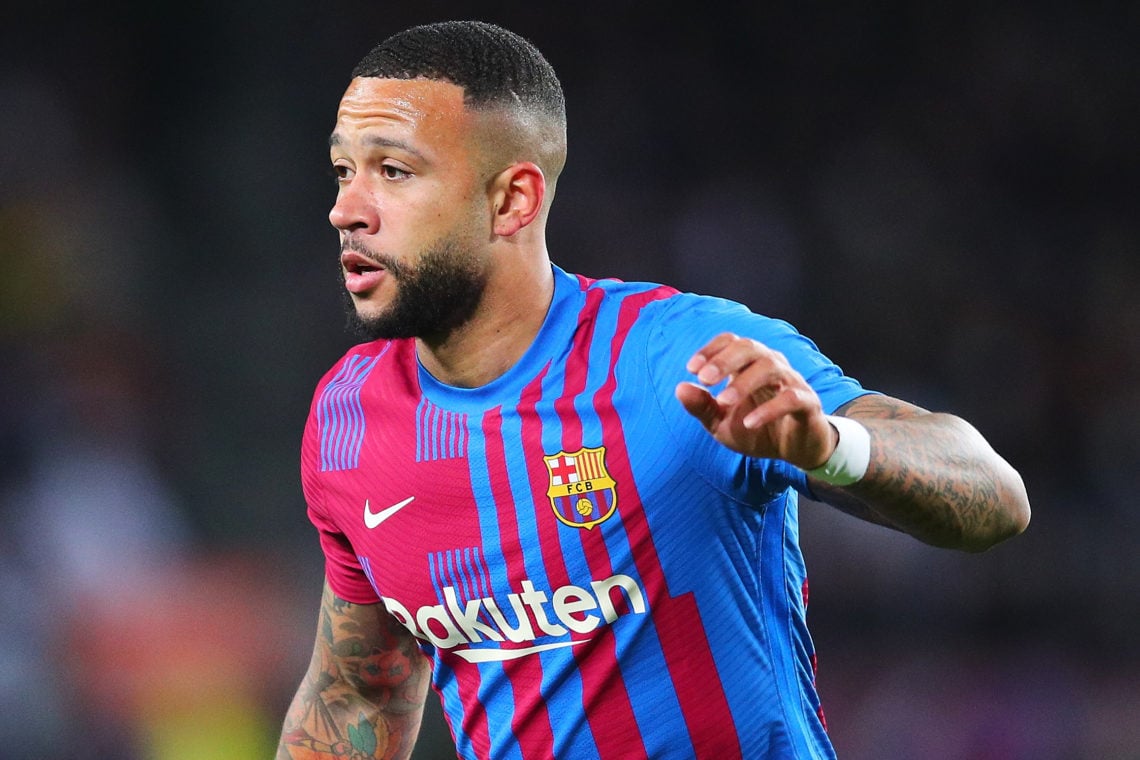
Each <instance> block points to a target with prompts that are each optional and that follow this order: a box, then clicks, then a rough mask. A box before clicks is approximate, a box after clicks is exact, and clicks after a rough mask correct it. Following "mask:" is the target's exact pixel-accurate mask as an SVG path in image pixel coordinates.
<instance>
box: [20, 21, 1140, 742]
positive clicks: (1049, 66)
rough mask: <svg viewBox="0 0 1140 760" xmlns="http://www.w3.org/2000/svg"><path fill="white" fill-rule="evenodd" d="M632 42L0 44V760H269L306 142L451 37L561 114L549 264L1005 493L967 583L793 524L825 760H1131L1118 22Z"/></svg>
mask: <svg viewBox="0 0 1140 760" xmlns="http://www.w3.org/2000/svg"><path fill="white" fill-rule="evenodd" d="M665 5H666V4H652V5H650V4H633V3H623V2H608V3H596V2H592V1H590V2H578V3H573V4H566V5H565V6H560V5H553V4H552V5H550V6H549V7H546V6H544V5H543V4H539V3H521V2H507V1H504V2H487V3H481V4H479V5H478V6H477V10H476V6H474V5H464V4H461V3H454V2H453V3H446V2H434V1H432V0H427V1H425V2H419V3H406V4H392V3H377V2H372V3H367V2H349V1H345V0H335V1H334V2H328V3H306V2H301V1H300V0H278V1H277V2H274V3H260V4H259V3H250V2H222V1H221V0H217V1H215V2H207V3H193V2H188V3H178V4H168V3H153V4H150V3H148V4H143V3H137V4H130V3H127V4H116V3H111V4H94V3H72V4H68V5H66V6H65V5H62V4H56V3H53V2H46V3H27V4H24V6H25V7H23V8H21V9H18V10H14V9H8V10H6V11H5V16H6V18H5V21H4V23H2V24H0V42H2V44H0V62H2V64H0V103H3V110H2V115H0V246H2V249H0V380H2V383H3V386H2V387H3V393H2V394H0V610H2V612H0V758H4V759H7V758H31V757H36V758H78V757H83V758H87V759H91V758H96V759H97V758H108V759H110V758H115V759H117V758H144V757H146V758H159V759H161V760H169V759H172V758H206V757H209V758H235V759H242V760H244V758H255V757H267V756H270V754H271V752H272V750H271V746H272V744H273V742H274V741H275V737H276V733H277V730H278V725H279V721H280V718H281V715H282V713H283V711H284V709H285V706H286V704H287V702H288V700H289V698H290V696H291V694H292V692H293V690H294V688H295V686H296V684H297V682H298V680H299V678H300V676H301V672H302V670H303V668H304V666H305V663H306V662H307V659H308V653H309V649H310V646H311V640H312V635H313V631H314V626H315V611H316V604H317V596H318V593H319V589H320V582H321V566H320V557H319V552H318V548H317V543H316V539H315V535H314V533H313V532H312V530H311V528H310V527H309V525H308V524H307V522H306V520H305V515H304V505H303V502H302V499H301V495H300V488H299V485H298V477H297V445H298V440H299V437H300V432H301V426H302V423H303V420H304V416H305V413H306V410H307V407H308V404H309V400H310V393H311V390H312V387H313V385H314V383H315V382H316V380H317V378H318V377H319V376H320V374H321V373H322V372H323V371H324V370H325V368H326V367H327V366H328V365H329V364H330V363H331V362H332V361H333V360H334V359H335V358H336V357H337V356H339V355H340V353H341V352H342V351H343V350H344V349H345V348H346V347H347V345H348V344H349V339H348V337H347V336H346V334H345V333H344V331H343V330H342V323H343V320H342V316H341V312H340V305H339V297H338V294H337V284H336V263H335V257H336V247H335V242H334V240H335V237H334V234H333V231H332V230H331V229H330V228H329V227H328V225H327V221H326V213H327V209H328V206H329V204H330V203H331V201H332V197H333V187H332V183H331V181H330V175H329V173H328V170H327V166H326V164H327V154H326V150H325V147H324V145H325V140H326V137H327V134H328V132H329V130H330V129H331V126H332V121H333V117H334V113H335V108H336V103H337V100H338V99H339V96H340V94H341V92H342V90H343V88H344V85H345V84H346V82H347V77H348V72H349V70H350V69H351V67H352V65H353V64H354V63H355V62H356V60H357V59H358V58H359V57H360V56H361V55H363V53H364V52H365V51H366V50H367V49H368V47H369V46H371V45H372V44H373V43H374V42H376V41H378V40H379V39H380V38H382V37H384V36H386V35H387V34H389V33H391V32H394V31H396V30H398V29H400V28H402V27H404V26H406V25H410V24H413V23H419V22H423V21H428V20H437V19H442V18H448V17H471V16H475V15H477V16H478V17H480V18H484V19H486V20H491V21H497V22H501V23H503V24H505V25H507V26H509V27H511V28H513V29H514V30H516V31H518V32H520V33H522V34H524V35H525V36H528V37H530V38H531V39H533V40H534V41H535V42H536V43H537V44H538V46H539V47H540V48H541V49H542V50H543V51H544V52H545V53H546V54H547V55H548V57H549V58H550V60H551V61H552V62H553V64H554V65H555V67H556V69H557V70H558V72H559V74H560V76H561V78H562V81H563V84H564V87H565V90H566V93H567V97H568V103H569V119H570V146H571V147H570V159H569V165H568V168H567V170H566V172H565V174H564V177H563V180H562V181H561V183H560V185H559V192H558V196H559V197H558V199H557V202H556V204H555V212H554V214H553V219H552V222H551V225H550V226H551V229H550V247H551V251H552V255H553V257H554V258H555V260H556V261H557V262H558V263H559V264H561V265H563V266H564V267H567V268H569V269H571V270H576V271H581V272H583V273H585V274H589V275H595V276H618V277H622V278H625V279H650V280H661V281H666V282H669V283H672V284H675V285H678V286H681V287H683V288H686V289H692V290H697V291H704V292H712V293H717V294H720V295H727V296H730V297H734V298H738V299H740V300H743V301H744V302H746V303H748V304H750V305H751V306H752V307H754V308H755V309H756V310H758V311H761V312H765V313H768V314H772V315H774V316H780V317H785V318H787V319H789V320H791V321H792V322H793V323H795V324H796V325H797V326H798V327H799V328H800V329H801V330H802V331H804V332H805V333H807V334H808V335H810V336H812V337H813V338H815V339H816V341H817V342H818V343H819V345H820V346H821V347H822V348H823V350H824V351H825V353H827V354H829V355H830V356H831V357H832V358H833V359H835V360H836V361H837V362H838V363H839V364H840V365H842V366H843V367H844V368H845V369H846V370H847V371H848V372H850V373H851V374H853V375H854V376H856V377H858V378H860V379H861V380H863V381H864V383H865V384H867V385H869V386H872V387H875V388H879V389H882V390H885V391H887V392H890V393H892V394H895V395H898V396H901V397H903V398H906V399H910V400H913V401H915V402H917V403H920V404H923V405H926V406H928V407H932V408H936V409H946V410H952V411H956V412H958V413H961V414H962V415H964V416H965V417H967V418H968V419H970V420H971V421H973V422H974V423H975V424H976V425H977V426H978V427H979V428H980V429H981V430H982V431H983V432H984V433H985V434H986V435H987V436H989V438H990V439H991V440H992V441H993V443H994V444H995V446H996V447H997V448H998V450H999V451H1000V452H1001V453H1003V454H1004V455H1005V456H1006V457H1007V458H1009V459H1010V460H1011V461H1012V462H1013V463H1014V464H1015V465H1016V466H1017V467H1018V468H1019V469H1020V470H1021V472H1022V473H1023V475H1024V476H1025V479H1026V481H1027V483H1028V487H1029V492H1030V495H1031V499H1032V502H1033V506H1034V508H1035V513H1034V521H1033V524H1032V526H1031V527H1030V529H1029V531H1028V532H1027V533H1026V534H1025V535H1024V536H1022V537H1020V538H1018V539H1017V540H1015V541H1013V542H1012V543H1010V544H1008V545H1005V546H1002V547H1000V548H999V549H997V550H995V551H993V552H991V553H988V554H985V555H981V556H963V555H958V554H953V553H946V552H940V551H937V550H933V549H928V548H926V547H923V546H921V545H918V544H916V543H914V542H912V541H909V540H908V539H905V538H903V537H900V536H896V535H893V534H889V533H887V532H884V531H879V530H876V529H873V528H869V527H866V526H863V525H861V524H858V523H856V522H855V521H853V520H850V519H848V518H845V517H843V516H839V515H836V514H832V513H830V512H828V511H827V510H825V509H823V508H821V507H819V506H818V505H810V504H807V505H805V506H804V508H803V536H802V543H803V546H804V550H805V553H806V555H807V558H808V563H809V569H810V571H811V576H812V590H813V595H812V607H811V612H810V620H811V624H812V627H813V631H814V634H815V638H816V643H817V646H818V649H819V652H820V676H819V677H820V689H821V692H822V696H823V700H824V704H825V707H826V709H827V711H828V717H829V720H830V724H831V731H832V735H833V738H834V741H835V744H836V746H837V748H838V750H839V754H840V757H841V758H844V759H845V760H862V759H864V758H866V759H871V758H923V759H925V760H931V759H934V760H937V759H940V758H945V759H946V760H951V759H953V760H966V759H969V760H982V759H987V760H988V759H994V760H997V759H1005V758H1026V759H1029V758H1032V759H1033V760H1048V759H1050V758H1058V759H1061V758H1065V759H1069V758H1101V759H1104V758H1135V757H1138V756H1140V754H1138V753H1140V750H1137V749H1136V748H1137V747H1140V720H1138V719H1137V716H1140V689H1138V688H1137V684H1138V683H1140V647H1138V645H1137V638H1138V635H1140V614H1137V613H1138V609H1137V608H1138V606H1140V604H1138V600H1140V561H1138V560H1137V548H1136V547H1137V539H1136V536H1137V534H1138V529H1140V510H1138V509H1137V505H1136V501H1135V498H1136V494H1137V492H1138V489H1137V486H1138V485H1140V482H1138V481H1140V463H1138V461H1137V453H1136V452H1137V451H1138V450H1140V382H1138V381H1140V297H1138V296H1137V290H1136V289H1137V285H1140V255H1138V253H1137V251H1138V242H1140V224H1138V218H1140V214H1138V213H1137V210H1138V208H1140V206H1138V204H1137V187H1138V183H1137V177H1136V168H1137V157H1138V156H1140V140H1138V138H1137V134H1138V132H1137V129H1136V124H1135V119H1134V118H1130V115H1134V114H1135V107H1136V97H1137V93H1138V92H1140V87H1138V84H1140V83H1138V81H1137V80H1138V74H1137V72H1138V71H1140V53H1138V50H1140V46H1138V45H1137V44H1136V42H1137V39H1138V36H1137V33H1136V32H1137V29H1138V25H1137V21H1138V15H1140V12H1138V9H1137V6H1136V5H1135V4H1125V3H1121V4H1069V5H1068V6H1067V7H1052V6H1051V7H1049V8H1039V7H1034V5H1033V4H1025V5H1015V4H1010V3H1000V2H999V3H996V4H995V3H978V2H975V3H957V4H925V3H913V2H911V3H900V2H896V3H881V4H875V5H874V6H873V8H864V9H855V8H854V7H851V6H850V5H849V4H845V3H830V4H829V3H824V4H817V5H813V6H811V7H810V8H803V7H800V6H799V4H791V3H787V4H760V3H755V4H751V3H750V4H739V5H733V4H727V3H712V4H703V5H701V6H700V8H699V9H694V8H692V7H690V6H688V5H685V4H681V5H677V6H676V7H675V8H674V10H671V11H670V10H666V9H665ZM397 550H398V549H397ZM424 734H425V735H424V738H423V740H422V742H421V747H420V748H419V750H418V751H417V757H418V758H435V757H447V756H448V751H447V742H448V739H447V737H446V730H445V729H443V728H441V724H440V723H439V718H438V712H437V711H433V712H432V714H431V715H430V716H429V721H428V724H427V726H426V728H425V732H424Z"/></svg>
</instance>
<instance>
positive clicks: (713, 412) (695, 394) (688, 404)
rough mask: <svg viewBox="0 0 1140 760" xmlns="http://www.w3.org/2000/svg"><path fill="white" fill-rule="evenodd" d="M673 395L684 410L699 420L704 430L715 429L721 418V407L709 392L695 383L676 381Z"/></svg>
mask: <svg viewBox="0 0 1140 760" xmlns="http://www.w3.org/2000/svg"><path fill="white" fill-rule="evenodd" d="M674 395H676V397H677V400H678V401H680V402H681V406H683V407H685V411H686V412H688V413H689V414H691V415H693V416H694V417H696V418H697V419H698V420H700V423H701V424H702V425H703V426H704V428H705V430H709V431H712V430H715V429H716V426H717V424H718V423H719V422H720V419H721V409H720V405H718V404H717V402H716V401H715V400H714V399H713V397H712V394H711V393H709V392H708V391H707V390H705V389H704V388H702V387H701V386H699V385H697V384H696V383H678V384H677V388H676V389H675V390H674Z"/></svg>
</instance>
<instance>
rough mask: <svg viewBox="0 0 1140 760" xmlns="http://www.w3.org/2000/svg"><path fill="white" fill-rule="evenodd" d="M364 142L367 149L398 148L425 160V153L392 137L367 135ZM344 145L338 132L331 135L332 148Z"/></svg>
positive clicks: (330, 144) (330, 145) (330, 143)
mask: <svg viewBox="0 0 1140 760" xmlns="http://www.w3.org/2000/svg"><path fill="white" fill-rule="evenodd" d="M362 142H363V143H364V145H365V146H366V147H369V148H397V149H399V150H402V151H406V152H408V153H411V154H412V155H413V156H416V157H417V158H424V154H423V153H420V152H419V151H418V150H416V149H415V148H413V147H412V146H411V145H409V144H408V143H406V142H404V141H403V140H394V139H392V138H391V137H384V136H382V135H366V136H365V137H364V138H363V140H362ZM343 143H344V141H343V140H341V138H340V135H339V134H337V133H336V132H333V133H332V134H331V135H329V147H330V148H335V147H336V146H338V145H342V144H343Z"/></svg>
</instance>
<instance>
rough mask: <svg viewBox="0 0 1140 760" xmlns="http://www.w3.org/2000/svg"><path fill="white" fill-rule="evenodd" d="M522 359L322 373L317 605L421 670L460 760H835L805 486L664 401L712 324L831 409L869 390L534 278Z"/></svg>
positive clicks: (611, 283)
mask: <svg viewBox="0 0 1140 760" xmlns="http://www.w3.org/2000/svg"><path fill="white" fill-rule="evenodd" d="M554 278H555V288H554V297H553V301H552V303H551V307H550V310H549V313H548V314H547V317H546V319H545V322H544V324H543V326H542V328H541V330H540V332H539V334H538V336H537V338H536V339H535V341H534V343H533V344H532V345H531V347H530V348H529V350H528V351H527V352H526V354H525V355H524V356H523V357H522V359H521V360H520V361H519V362H518V363H517V364H516V365H515V366H514V367H512V368H511V369H510V370H509V371H508V372H507V373H506V374H504V375H502V376H501V377H499V378H498V379H496V380H495V381H493V382H492V383H490V384H488V385H486V386H483V387H480V388H475V389H461V388H454V387H449V386H446V385H443V384H441V383H439V382H438V381H437V380H435V379H434V378H433V377H431V376H430V375H429V374H428V373H427V372H426V371H425V370H424V369H423V368H422V367H421V366H420V365H419V363H418V361H417V359H416V353H415V344H414V342H413V341H411V340H397V341H376V342H372V343H366V344H363V345H360V346H357V347H355V348H353V349H351V350H350V351H349V352H348V353H347V354H346V355H345V356H344V357H343V358H342V359H341V360H340V361H339V362H338V363H337V364H336V365H335V366H334V367H333V368H332V369H331V370H330V371H329V372H328V373H327V374H326V375H325V377H324V378H323V379H322V380H321V381H320V383H319V385H318V387H317V390H316V394H315V397H314V401H313V406H312V410H311V413H310V416H309V419H308V424H307V427H306V431H305V437H304V442H303V447H302V482H303V486H304V491H305V496H306V500H307V502H308V505H309V517H310V519H311V520H312V522H313V524H314V525H315V526H316V527H317V529H318V531H319V534H320V539H321V546H322V549H323V551H324V554H325V559H326V576H327V580H328V583H329V584H330V586H331V588H332V590H333V591H334V592H335V593H336V594H337V595H338V596H340V597H342V598H343V599H346V600H348V601H350V602H354V603H357V604H370V603H382V604H384V605H385V607H386V608H387V609H388V611H389V612H391V614H392V615H394V616H395V617H396V618H397V619H398V620H399V621H400V622H401V623H403V625H405V626H406V627H407V628H408V629H409V630H411V631H412V632H413V633H414V634H415V635H416V636H417V637H418V638H419V640H420V646H421V648H422V650H423V651H424V652H425V653H426V654H427V655H428V656H429V657H430V658H431V660H432V664H433V675H432V680H433V686H434V688H435V689H436V691H437V692H438V693H439V695H440V697H441V698H442V700H443V706H444V713H445V716H446V718H447V720H448V723H449V725H450V727H451V731H452V734H453V736H454V739H455V743H456V747H457V750H458V752H459V754H460V756H461V757H464V758H480V759H483V758H496V759H498V758H508V759H520V760H521V759H526V760H529V759H531V758H534V759H546V758H593V757H597V758H607V759H610V760H631V759H634V758H694V757H696V758H716V760H727V759H728V758H747V759H748V760H755V759H756V758H805V759H806V758H831V757H834V751H833V749H832V747H831V744H830V742H829V740H828V738H827V734H826V729H825V725H824V723H823V714H822V711H821V710H820V703H819V699H818V697H817V693H816V689H815V679H814V660H815V656H814V650H813V646H812V642H811V639H810V637H809V635H808V630H807V626H806V621H805V613H806V605H807V577H806V572H805V569H804V563H803V558H802V555H801V552H800V548H799V541H798V531H797V492H804V493H808V492H807V490H806V489H807V484H806V479H805V476H804V474H803V473H802V472H801V471H800V470H798V469H797V468H795V467H793V466H791V465H789V464H787V463H785V462H781V461H778V460H767V459H753V458H749V457H745V456H742V455H740V454H737V453H735V452H733V451H731V450H729V449H727V448H725V447H723V446H721V445H720V444H718V443H717V442H716V441H715V440H713V438H712V437H711V436H709V435H708V433H707V432H706V431H705V430H704V429H703V428H702V427H701V425H700V423H699V422H697V420H695V419H694V418H692V417H691V416H690V415H689V414H688V413H687V412H686V411H685V410H684V408H683V407H682V406H681V404H680V402H678V401H677V400H676V398H675V397H674V388H675V386H676V384H677V383H678V382H680V381H683V380H691V379H692V377H691V376H690V375H689V374H688V373H687V372H686V370H685V364H686V362H687V361H688V360H689V358H690V357H691V356H692V355H693V354H694V353H695V352H696V351H697V350H699V349H700V348H701V347H702V346H703V345H705V344H706V343H707V342H708V341H709V340H710V339H711V338H712V337H714V336H715V335H717V334H719V333H721V332H725V331H729V332H734V333H737V334H740V335H747V336H750V337H753V338H755V339H757V340H759V341H761V342H763V343H764V344H766V345H768V346H770V347H771V348H773V349H775V350H777V351H780V352H782V353H783V354H784V355H785V356H786V357H787V359H788V361H789V362H790V363H791V365H792V366H793V367H794V368H795V369H796V370H798V371H799V372H800V373H801V374H802V375H803V376H804V377H805V378H806V379H807V381H808V382H809V383H810V384H811V386H812V387H813V388H814V389H815V391H816V392H817V393H818V394H819V396H820V398H821V399H822V402H823V407H824V410H825V411H826V412H831V411H834V410H835V409H836V408H837V407H839V406H840V405H842V404H843V403H845V402H847V401H850V400H851V399H853V398H855V397H857V396H859V395H862V394H864V393H867V392H868V391H866V390H864V389H863V388H862V387H861V386H860V385H859V383H857V382H856V381H855V380H853V379H851V378H848V377H846V376H845V375H844V374H843V373H842V372H841V371H840V369H839V368H838V367H836V366H835V365H834V364H833V363H832V362H831V361H829V360H828V359H826V358H825V357H824V356H823V355H821V354H820V352H819V351H818V350H817V349H816V347H815V345H813V344H812V342H811V341H810V340H808V339H807V338H805V337H804V336H802V335H800V334H799V333H798V332H796V331H795V330H794V329H793V328H792V327H791V326H790V325H788V324H787V323H785V322H782V321H779V320H775V319H770V318H767V317H763V316H759V315H756V314H753V313H751V312H750V311H749V310H748V309H746V308H745V307H743V306H741V305H739V304H736V303H733V302H730V301H726V300H721V299H717V298H711V297H707V296H697V295H693V294H684V293H679V292H677V291H676V290H674V289H672V288H668V287H664V286H660V285H654V284H648V283H626V282H620V281H616V280H591V279H588V278H584V277H581V276H576V275H571V274H567V273H566V272H564V271H562V270H561V269H559V268H557V267H554Z"/></svg>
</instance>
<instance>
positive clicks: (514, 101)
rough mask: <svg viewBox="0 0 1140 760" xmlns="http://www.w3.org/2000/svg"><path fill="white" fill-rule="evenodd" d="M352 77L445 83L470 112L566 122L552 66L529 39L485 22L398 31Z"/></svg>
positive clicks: (364, 60) (449, 24)
mask: <svg viewBox="0 0 1140 760" xmlns="http://www.w3.org/2000/svg"><path fill="white" fill-rule="evenodd" d="M352 76H353V78H355V77H380V78H383V79H417V78H421V77H422V78H425V79H435V80H446V81H448V82H451V83H452V84H454V85H458V86H459V87H462V88H463V92H464V102H465V103H466V104H467V106H468V107H469V108H473V109H483V108H494V107H500V106H507V107H511V108H518V107H519V106H522V107H523V108H524V109H525V110H531V111H537V112H538V113H541V114H543V115H545V116H547V117H548V118H553V119H554V120H555V122H556V123H559V124H562V125H565V122H566V101H565V98H564V96H563V93H562V85H561V83H560V82H559V81H558V77H557V76H556V75H555V73H554V67H552V66H551V65H550V63H549V62H548V61H547V60H546V58H545V57H543V55H542V53H540V52H539V51H538V48H536V47H535V46H534V45H533V44H531V43H530V42H529V41H528V40H526V39H524V38H523V37H521V36H519V35H518V34H515V33H514V32H511V31H508V30H506V29H503V28H502V27H499V26H496V25H494V24H488V23H486V22H483V21H442V22H439V23H434V24H424V25H422V26H414V27H412V28H410V29H406V30H404V31H402V32H398V33H396V34H394V35H392V36H391V37H389V38H388V39H386V40H384V41H383V42H381V43H380V44H379V45H377V46H376V47H374V48H372V50H371V51H369V53H368V55H366V56H364V58H363V59H362V60H361V61H360V63H358V64H357V65H356V68H354V69H353V70H352Z"/></svg>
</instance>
